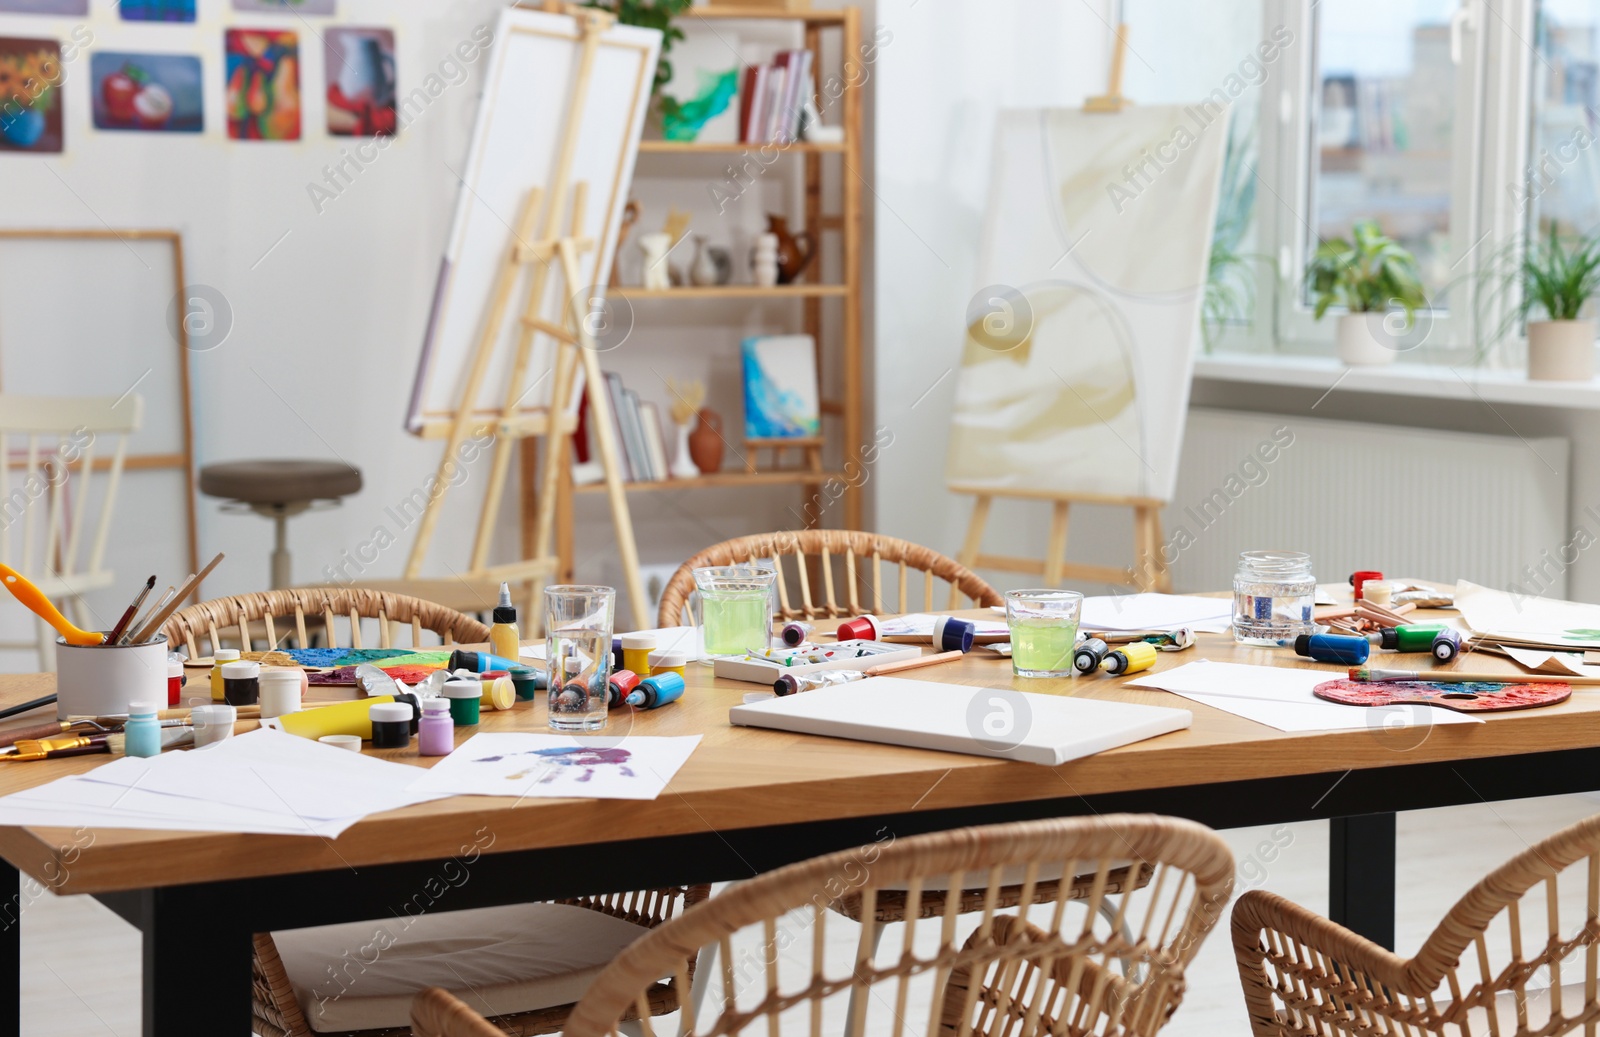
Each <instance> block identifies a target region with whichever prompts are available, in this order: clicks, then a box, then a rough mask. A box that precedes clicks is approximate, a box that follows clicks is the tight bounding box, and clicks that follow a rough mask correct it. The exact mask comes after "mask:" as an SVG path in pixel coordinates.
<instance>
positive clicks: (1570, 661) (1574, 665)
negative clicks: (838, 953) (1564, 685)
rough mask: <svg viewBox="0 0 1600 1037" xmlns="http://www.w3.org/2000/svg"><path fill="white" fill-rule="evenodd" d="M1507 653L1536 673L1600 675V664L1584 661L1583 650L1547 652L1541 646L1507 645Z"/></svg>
mask: <svg viewBox="0 0 1600 1037" xmlns="http://www.w3.org/2000/svg"><path fill="white" fill-rule="evenodd" d="M1505 651H1506V654H1507V655H1509V656H1511V658H1512V659H1513V660H1514V661H1515V662H1516V663H1517V665H1519V666H1523V667H1526V668H1527V669H1529V670H1532V671H1533V672H1534V673H1555V674H1564V675H1566V676H1570V677H1600V666H1590V665H1588V664H1587V663H1585V662H1584V661H1583V653H1582V652H1546V651H1544V650H1543V649H1539V648H1512V647H1510V646H1509V645H1508V646H1507V647H1506V650H1505Z"/></svg>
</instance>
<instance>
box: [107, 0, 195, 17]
mask: <svg viewBox="0 0 1600 1037" xmlns="http://www.w3.org/2000/svg"><path fill="white" fill-rule="evenodd" d="M194 5H195V0H119V2H118V4H117V10H118V11H119V12H120V13H121V15H122V20H123V21H125V22H192V21H194Z"/></svg>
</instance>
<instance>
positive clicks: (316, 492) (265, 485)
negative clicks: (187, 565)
mask: <svg viewBox="0 0 1600 1037" xmlns="http://www.w3.org/2000/svg"><path fill="white" fill-rule="evenodd" d="M360 489H361V469H359V468H352V467H350V466H349V465H347V464H341V463H340V462H338V461H271V460H261V461H224V462H222V463H221V464H208V465H206V466H205V467H204V468H202V469H200V492H201V493H203V494H205V495H206V496H208V497H222V498H225V499H227V500H238V501H244V502H245V503H246V504H293V503H295V502H296V501H313V500H337V499H339V498H340V497H348V496H349V495H350V494H352V493H356V492H357V491H359V490H360Z"/></svg>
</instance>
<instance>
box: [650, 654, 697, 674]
mask: <svg viewBox="0 0 1600 1037" xmlns="http://www.w3.org/2000/svg"><path fill="white" fill-rule="evenodd" d="M688 665H689V655H688V653H687V652H672V651H668V650H666V649H662V650H661V651H659V652H651V653H650V673H649V676H651V677H654V676H655V675H656V674H658V673H675V674H677V675H678V676H679V677H686V676H687V674H685V673H684V672H683V671H684V668H685V667H687V666H688Z"/></svg>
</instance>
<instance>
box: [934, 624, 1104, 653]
mask: <svg viewBox="0 0 1600 1037" xmlns="http://www.w3.org/2000/svg"><path fill="white" fill-rule="evenodd" d="M977 633H978V624H976V623H974V622H972V621H971V620H969V619H961V618H960V617H958V616H938V617H936V618H935V619H934V621H933V650H934V651H936V652H970V651H972V639H973V638H974V637H975V636H977ZM1072 633H1073V636H1074V637H1076V636H1077V633H1078V623H1077V618H1076V616H1074V618H1073V623H1072Z"/></svg>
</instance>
